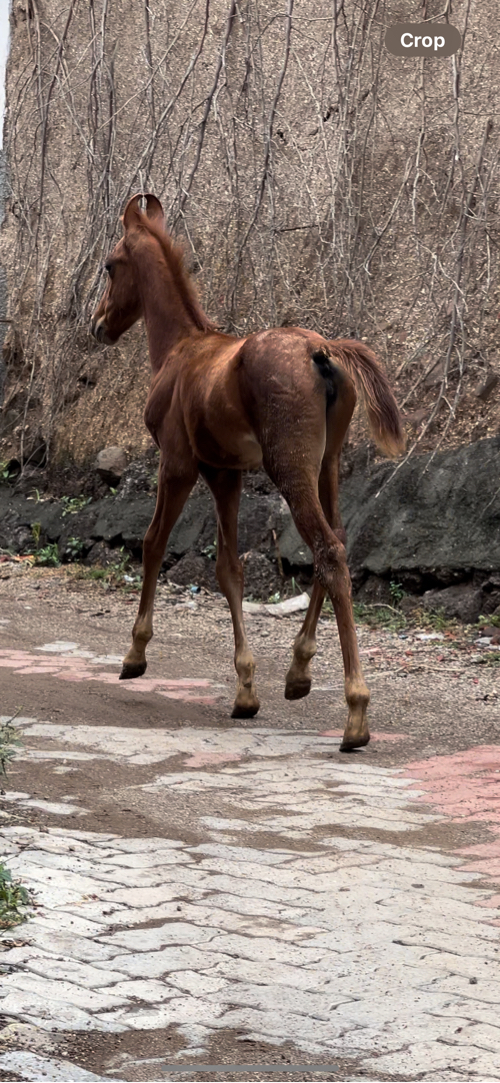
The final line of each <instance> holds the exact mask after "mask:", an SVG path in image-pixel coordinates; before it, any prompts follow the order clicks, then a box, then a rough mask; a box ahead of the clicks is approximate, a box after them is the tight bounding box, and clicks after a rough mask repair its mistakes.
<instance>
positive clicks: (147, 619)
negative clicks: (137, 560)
mask: <svg viewBox="0 0 500 1083" xmlns="http://www.w3.org/2000/svg"><path fill="white" fill-rule="evenodd" d="M195 481H196V473H195V474H194V476H191V477H186V478H168V477H166V476H165V473H164V471H163V470H162V468H161V467H160V472H159V475H158V495H157V498H156V508H155V513H154V516H153V519H152V521H151V524H150V526H149V527H148V529H147V531H146V535H145V537H144V543H143V548H142V560H143V569H144V577H143V582H142V591H141V600H140V602H139V611H138V613H137V617H136V620H135V624H134V627H133V629H132V646H131V648H130V650H129V652H128V654H127V655H126V657H125V658H124V660H123V666H122V671H121V673H120V680H121V681H127V680H130V679H131V678H132V677H142V675H143V673H145V672H146V667H147V662H146V647H147V645H148V643H149V640H150V639H151V637H152V635H153V608H154V600H155V593H156V584H157V581H158V573H159V571H160V568H161V565H162V561H163V557H164V555H165V547H166V544H167V541H168V536H169V534H170V532H171V530H172V528H173V527H174V526H175V523H176V522H177V519H178V518H179V515H180V514H181V511H182V509H183V507H184V504H185V503H186V500H187V498H188V496H189V494H190V492H191V489H192V488H193V485H194V483H195Z"/></svg>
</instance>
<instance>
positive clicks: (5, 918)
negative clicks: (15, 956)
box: [0, 715, 30, 929]
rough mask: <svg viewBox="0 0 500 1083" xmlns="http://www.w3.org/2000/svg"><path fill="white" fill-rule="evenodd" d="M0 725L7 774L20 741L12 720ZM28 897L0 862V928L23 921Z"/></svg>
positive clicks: (0, 764) (0, 759) (0, 757)
mask: <svg viewBox="0 0 500 1083" xmlns="http://www.w3.org/2000/svg"><path fill="white" fill-rule="evenodd" d="M15 717H16V716H15V715H13V716H12V718H10V719H9V721H8V722H3V723H2V724H1V725H0V771H1V772H2V774H4V775H5V774H6V773H7V764H8V763H10V761H11V760H12V759H13V758H14V756H15V754H16V751H17V746H18V745H20V743H21V742H20V740H19V737H18V734H17V730H16V728H15V726H13V725H12V722H13V721H14V718H15ZM29 901H30V897H29V895H28V892H27V891H26V888H24V887H22V886H21V884H18V883H16V882H15V881H13V879H12V874H11V873H10V872H9V870H8V869H7V868H6V867H5V865H3V864H2V862H0V928H1V929H8V928H10V927H11V926H12V925H18V924H19V922H21V921H24V919H25V914H23V913H22V912H21V910H20V907H21V906H27V905H28V904H29Z"/></svg>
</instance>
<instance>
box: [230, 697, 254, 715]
mask: <svg viewBox="0 0 500 1083" xmlns="http://www.w3.org/2000/svg"><path fill="white" fill-rule="evenodd" d="M259 707H260V703H259V701H258V699H251V700H250V699H249V700H247V701H246V702H244V701H243V702H241V703H239V702H238V700H236V701H235V704H234V707H233V709H232V711H231V718H254V717H255V715H256V714H257V711H258V710H259Z"/></svg>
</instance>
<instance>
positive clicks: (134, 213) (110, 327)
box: [90, 195, 165, 346]
mask: <svg viewBox="0 0 500 1083" xmlns="http://www.w3.org/2000/svg"><path fill="white" fill-rule="evenodd" d="M142 200H144V201H145V204H146V215H147V218H148V219H149V220H150V221H152V222H155V223H156V224H157V225H159V226H161V227H162V228H163V227H164V221H165V220H164V216H163V208H162V205H161V203H160V201H159V199H157V198H156V196H153V195H145V196H142V195H137V196H133V197H132V199H129V201H128V203H127V206H126V208H125V213H124V215H123V218H122V223H123V237H122V238H121V240H120V241H118V244H116V245H115V247H114V248H113V251H112V252H110V254H109V256H108V258H107V260H106V263H105V268H106V271H107V273H108V281H107V283H106V288H105V290H104V293H103V295H102V297H101V300H100V301H99V304H98V306H97V308H96V310H95V312H94V315H93V317H92V321H91V324H90V330H91V332H92V334H93V335H94V337H95V338H96V339H97V341H98V342H103V343H105V344H106V345H107V346H111V345H112V344H113V343H114V342H117V341H118V339H119V338H120V336H121V335H123V333H124V332H125V331H128V329H129V327H132V324H134V323H135V322H136V321H137V320H138V319H139V318H140V317H141V315H142V303H141V294H140V289H139V282H138V278H137V272H136V270H135V267H134V263H133V260H132V259H131V243H132V240H131V238H132V234H133V229H134V225H135V226H137V225H138V224H139V223H140V220H141V218H142V214H141V209H140V204H141V201H142Z"/></svg>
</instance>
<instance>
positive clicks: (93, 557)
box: [83, 541, 117, 568]
mask: <svg viewBox="0 0 500 1083" xmlns="http://www.w3.org/2000/svg"><path fill="white" fill-rule="evenodd" d="M116 557H117V554H116V550H113V549H110V548H109V546H108V545H106V542H102V541H100V542H96V543H95V545H93V546H92V548H91V549H90V550H89V552H88V553H87V556H86V557H85V560H84V562H83V563H84V564H88V565H89V566H90V567H95V566H97V567H101V568H109V566H110V565H111V564H115V563H116Z"/></svg>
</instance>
